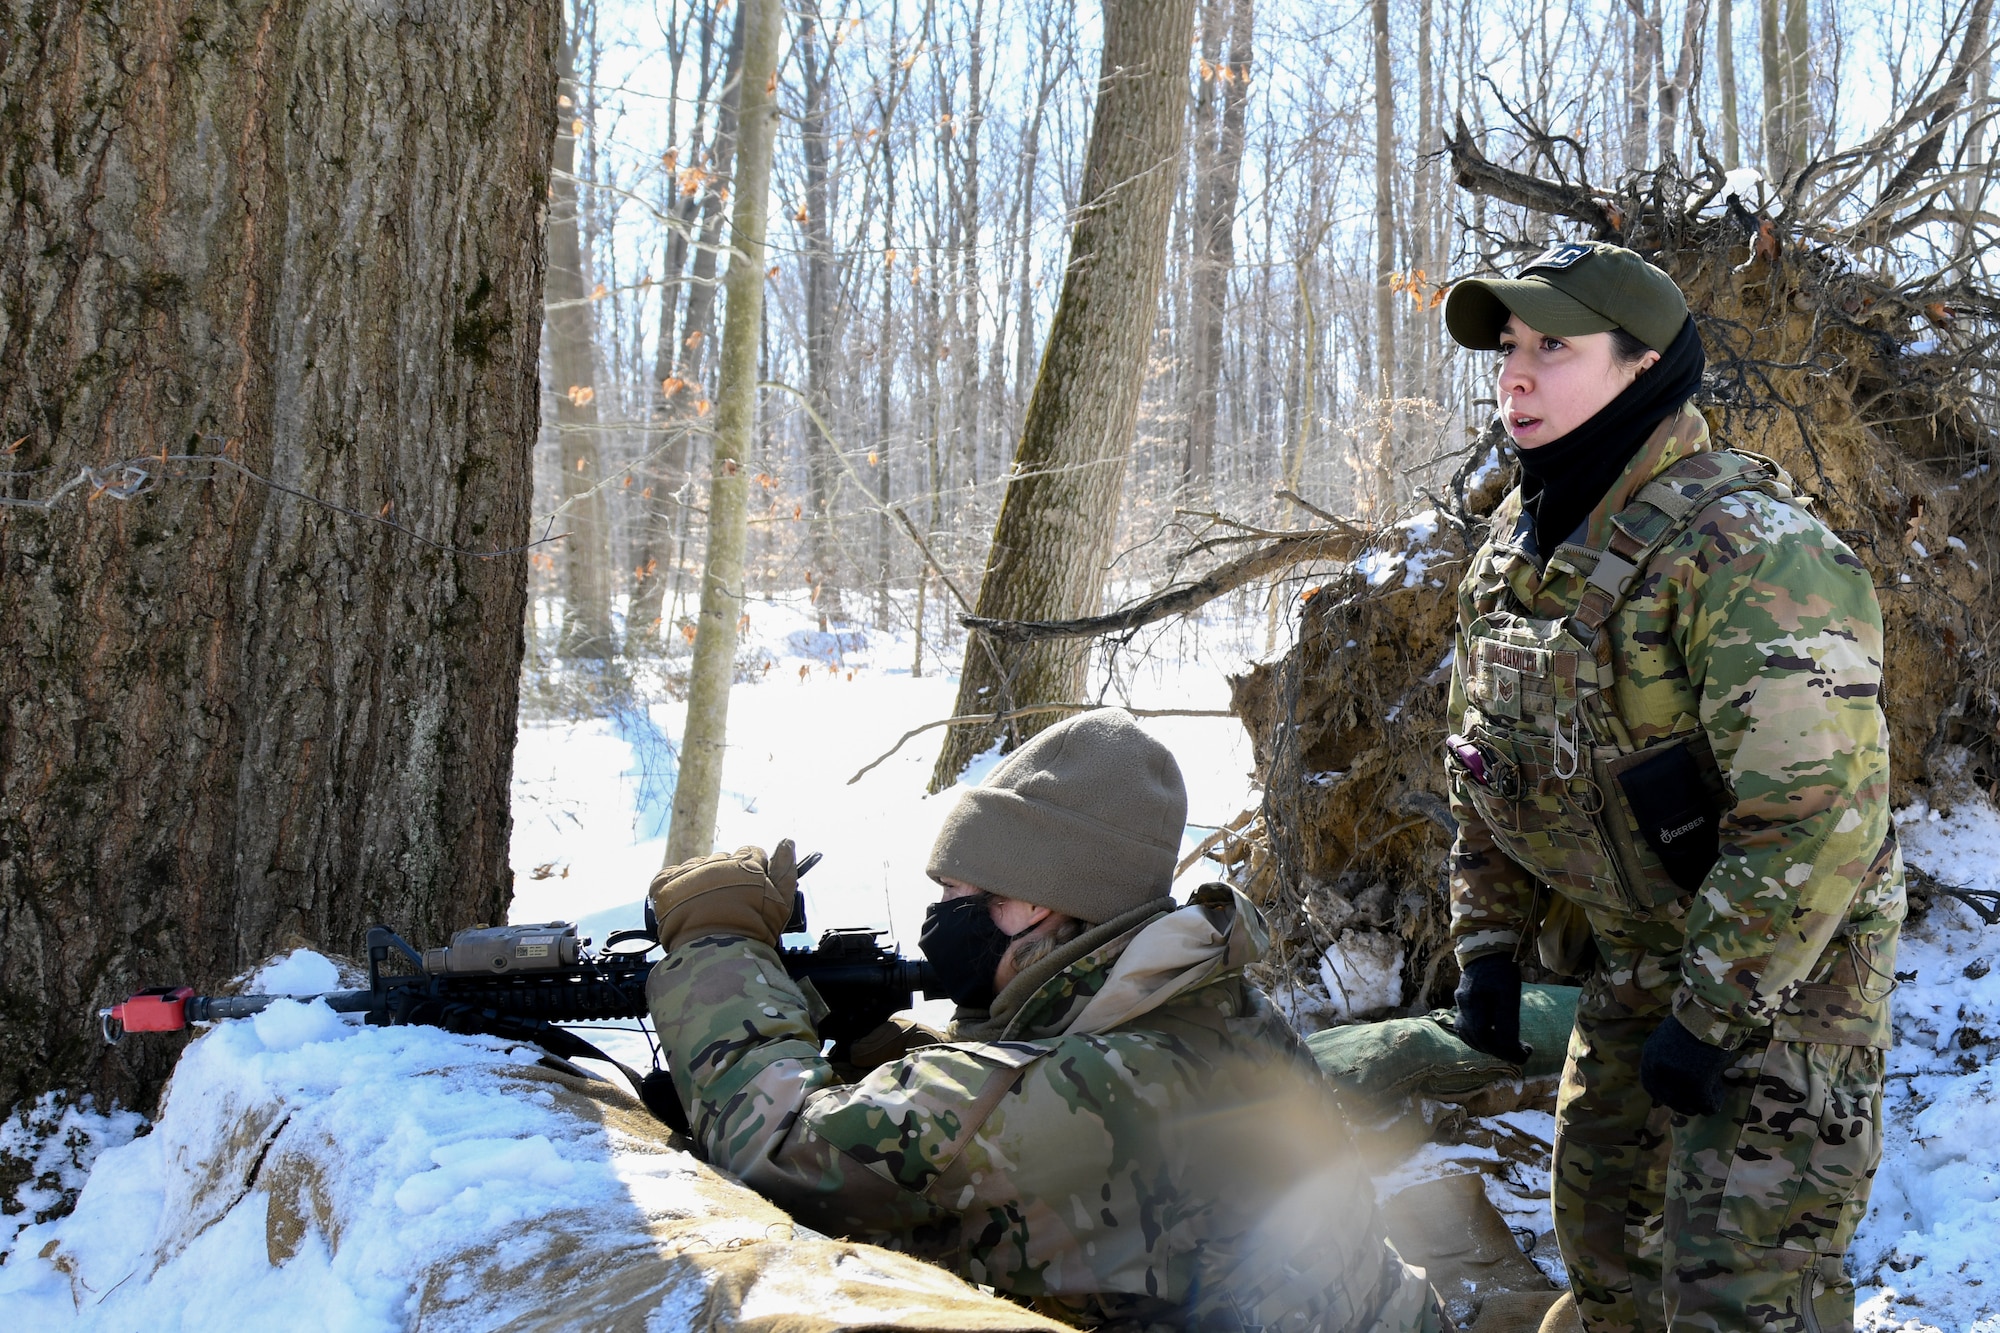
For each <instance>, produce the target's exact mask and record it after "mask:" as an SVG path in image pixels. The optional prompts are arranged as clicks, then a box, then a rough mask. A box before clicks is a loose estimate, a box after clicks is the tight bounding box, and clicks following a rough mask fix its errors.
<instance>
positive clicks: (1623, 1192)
mask: <svg viewBox="0 0 2000 1333" xmlns="http://www.w3.org/2000/svg"><path fill="white" fill-rule="evenodd" d="M1657 1022H1658V1019H1657V1017H1645V1018H1590V1017H1585V1016H1583V1015H1579V1017H1578V1020H1577V1026H1576V1029H1575V1031H1574V1032H1573V1033H1572V1034H1571V1036H1570V1044H1569V1060H1568V1063H1567V1064H1566V1066H1565V1067H1564V1070H1563V1082H1562V1091H1561V1093H1560V1094H1559V1096H1558V1098H1557V1103H1556V1141H1555V1155H1554V1157H1555V1160H1554V1171H1553V1188H1552V1191H1551V1193H1552V1195H1553V1202H1554V1206H1555V1230H1556V1241H1557V1244H1558V1246H1559V1247H1560V1249H1561V1251H1562V1257H1563V1262H1564V1263H1565V1264H1566V1265H1568V1267H1569V1278H1570V1289H1571V1291H1572V1292H1573V1293H1574V1294H1575V1296H1576V1302H1577V1308H1578V1311H1579V1312H1580V1313H1581V1315H1582V1317H1583V1326H1584V1327H1585V1328H1586V1329H1589V1330H1592V1333H1652V1330H1665V1329H1673V1330H1683V1329H1700V1330H1712V1331H1713V1333H1743V1331H1744V1330H1751V1329H1770V1330H1784V1331H1785V1333H1836V1330H1838V1331H1839V1333H1850V1331H1851V1330H1852V1329H1853V1327H1854V1283H1853V1280H1852V1279H1851V1278H1849V1277H1848V1276H1847V1273H1846V1271H1845V1267H1844V1264H1843V1262H1842V1259H1843V1256H1844V1255H1845V1253H1846V1251H1847V1245H1848V1241H1849V1240H1850V1239H1851V1238H1852V1237H1853V1235H1854V1229H1855V1227H1856V1226H1857V1225H1859V1223H1860V1221H1861V1217H1862V1214H1863V1213H1864V1212H1866V1210H1867V1207H1868V1191H1869V1187H1870V1185H1871V1184H1872V1183H1873V1181H1874V1176H1875V1167H1876V1165H1877V1163H1878V1162H1879V1161H1880V1160H1881V1155H1882V1139H1881V1129H1882V1073H1883V1053H1882V1052H1881V1051H1879V1050H1873V1049H1871V1048H1868V1047H1865V1046H1834V1045H1824V1044H1819V1043H1807V1042H1753V1043H1750V1044H1747V1045H1745V1046H1744V1047H1743V1048H1742V1049H1741V1050H1739V1051H1738V1052H1737V1053H1736V1058H1735V1060H1734V1061H1733V1062H1732V1063H1731V1064H1730V1066H1729V1068H1728V1070H1727V1071H1726V1073H1725V1075H1724V1079H1725V1092H1724V1097H1723V1104H1722V1109H1721V1111H1719V1112H1718V1113H1717V1114H1715V1115H1710V1116H1683V1115H1678V1114H1676V1113H1674V1112H1672V1111H1669V1110H1668V1109H1667V1108H1665V1107H1663V1106H1655V1105H1654V1104H1653V1102H1652V1099H1651V1098H1649V1097H1648V1096H1647V1095H1646V1094H1645V1092H1644V1090H1642V1089H1641V1088H1640V1086H1639V1051H1640V1047H1641V1046H1642V1045H1643V1043H1644V1042H1645V1040H1646V1037H1647V1035H1648V1034H1649V1033H1651V1031H1652V1030H1653V1028H1654V1026H1655V1025H1656V1024H1657Z"/></svg>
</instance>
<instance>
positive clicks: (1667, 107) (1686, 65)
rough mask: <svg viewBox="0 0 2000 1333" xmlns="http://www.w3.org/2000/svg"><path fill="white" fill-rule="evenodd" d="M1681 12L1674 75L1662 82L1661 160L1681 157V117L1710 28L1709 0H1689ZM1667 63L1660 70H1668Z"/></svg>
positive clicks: (1663, 71) (1695, 77)
mask: <svg viewBox="0 0 2000 1333" xmlns="http://www.w3.org/2000/svg"><path fill="white" fill-rule="evenodd" d="M1686 6H1687V7H1686V8H1685V9H1684V10H1683V11H1682V13H1681V40H1680V47H1679V49H1678V50H1677V51H1676V52H1675V53H1674V76H1673V78H1672V79H1671V80H1667V81H1663V82H1662V83H1661V84H1660V135H1659V141H1658V150H1659V157H1660V162H1661V163H1662V164H1663V165H1664V164H1665V163H1668V162H1673V161H1678V160H1679V159H1680V138H1681V116H1682V114H1683V112H1684V111H1685V110H1686V107H1687V103H1688V90H1689V89H1690V88H1692V87H1693V86H1694V84H1695V80H1696V79H1697V78H1698V77H1699V76H1700V72H1701V35H1702V33H1703V32H1704V31H1705V30H1706V29H1707V27H1708V3H1707V0H1686ZM1665 69H1666V67H1665V65H1664V63H1663V64H1662V65H1661V73H1662V75H1664V73H1665Z"/></svg>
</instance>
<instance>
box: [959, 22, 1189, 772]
mask: <svg viewBox="0 0 2000 1333" xmlns="http://www.w3.org/2000/svg"><path fill="white" fill-rule="evenodd" d="M1193 29H1194V0H1106V3H1105V6H1104V56H1103V64H1102V72H1101V74H1100V76H1099V79H1098V85H1097V106H1096V109H1095V110H1094V112H1093V113H1092V118H1091V129H1090V146H1089V149H1088V150H1087V152H1086V155H1085V165H1084V179H1083V198H1084V201H1085V203H1084V206H1083V207H1082V208H1081V209H1079V210H1077V212H1076V214H1075V218H1076V222H1075V225H1074V227H1073V228H1072V230H1071V232H1070V256H1069V265H1068V268H1067V269H1066V270H1065V271H1064V274H1063V290H1062V295H1061V297H1060V298H1059V299H1058V301H1057V303H1056V314H1055V321H1054V323H1053V324H1052V325H1051V327H1050V329H1049V340H1048V346H1047V348H1046V349H1045V350H1044V351H1043V353H1042V368H1041V374H1040V376H1039V378H1038V379H1037V380H1036V382H1035V393H1034V398H1033V400H1032V401H1031V402H1030V403H1029V405H1028V419H1027V422H1026V425H1025V426H1024V427H1023V429H1022V432H1021V442H1020V446H1019V448H1018V449H1017V451H1016V453H1015V456H1014V469H1013V472H1012V473H1011V475H1010V477H1009V479H1008V483H1007V490H1006V493H1005V495H1004V496H1003V497H1002V499H1001V502H1000V519H999V523H998V524H997V525H996V527H995V529H994V534H993V545H992V547H991V548H990V550H989V551H988V554H987V560H986V574H985V577H984V578H983V579H982V580H981V582H980V586H979V601H978V610H979V614H980V615H983V616H999V617H1006V618H1025V619H1048V618H1057V617H1064V616H1075V615H1080V614H1086V613H1088V612H1089V611H1091V610H1093V609H1094V608H1095V607H1096V606H1097V604H1098V602H1099V600H1100V599H1101V598H1102V597H1103V594H1104V568H1105V564H1106V562H1107V561H1108V560H1109V558H1110V552H1111V539H1112V535H1113V528H1114V525H1115V520H1116V518H1117V512H1118V499H1119V495H1120V492H1121V491H1122V490H1123V481H1124V476H1125V458H1126V455H1127V454H1128V452H1129V451H1130V449H1131V442H1132V431H1133V427H1134V426H1135V424H1136V423H1137V420H1138V412H1139V389H1140V385H1141V383H1142V379H1143V372H1144V369H1145V357H1146V350H1147V347H1148V345H1149V343H1150V342H1151V339H1152V334H1153V322H1154V321H1153V312H1154V311H1155V310H1156V309H1157V308H1158V303H1159V299H1160V275H1161V272H1162V270H1163V269H1164V267H1165V264H1166V241H1167V225H1168V222H1169V221H1170V219H1171V214H1172V210H1173V203H1174V191H1175V184H1176V182H1175V172H1174V170H1173V165H1174V164H1175V163H1176V162H1177V161H1178V160H1179V158H1180V152H1181V132H1182V129H1183V127H1184V125H1185V124H1186V106H1187V61H1188V47H1189V43H1190V41H1191V39H1192V37H1193ZM1086 662H1087V658H1086V657H1085V655H1084V653H1083V652H1080V651H1079V650H1078V649H1077V648H1076V647H1075V646H1074V645H1071V644H1066V643H1058V644H1031V645H1021V646H1015V645H1000V644H995V643H992V642H991V641H989V640H987V639H985V638H984V637H983V636H981V635H979V634H976V633H975V634H973V635H971V636H970V637H969V638H968V640H967V642H966V647H965V665H964V668H963V671H962V672H961V674H960V676H959V687H958V702H957V707H956V709H955V710H954V711H955V712H957V713H976V712H980V711H982V710H991V709H993V708H995V707H997V706H1005V705H1011V704H1022V703H1040V702H1046V701H1049V700H1060V699H1067V698H1074V697H1076V695H1077V693H1078V692H1079V691H1080V690H1081V689H1082V688H1083V676H1084V667H1085V665H1086ZM1049 720H1052V719H1050V718H1049V717H1048V716H1046V715H1044V716H1043V717H1041V718H1038V719H1022V720H1021V721H1019V722H1014V723H1010V724H1009V725H1008V726H1007V728H1006V730H1007V731H1008V732H1009V733H1010V735H1011V737H1012V739H1014V740H1016V741H1018V740H1020V739H1024V738H1025V737H1026V736H1028V735H1031V734H1033V732H1034V731H1035V730H1038V729H1039V728H1038V726H1037V725H1036V723H1037V722H1039V723H1041V724H1043V725H1046V723H1047V722H1048V721H1049ZM993 736H994V733H993V732H991V731H990V730H988V729H984V728H978V727H955V728H951V729H950V731H949V735H948V736H947V738H946V740H945V744H944V748H943V752H942V753H941V754H940V755H939V756H938V763H937V768H936V770H935V771H934V772H933V774H932V778H931V781H932V785H933V786H934V787H937V788H942V787H945V786H949V785H950V784H951V783H952V782H953V781H955V780H956V779H957V777H958V774H959V773H960V772H961V771H962V770H963V769H964V767H965V764H966V762H967V761H968V760H969V759H971V758H972V756H973V755H976V754H978V753H979V752H980V751H982V750H984V749H986V748H987V746H988V745H990V744H991V743H992V739H993Z"/></svg>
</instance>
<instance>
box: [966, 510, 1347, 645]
mask: <svg viewBox="0 0 2000 1333" xmlns="http://www.w3.org/2000/svg"><path fill="white" fill-rule="evenodd" d="M1364 537H1365V534H1364V533H1362V532H1361V531H1360V530H1359V529H1357V528H1352V527H1350V528H1347V529H1346V530H1345V531H1332V532H1329V531H1326V530H1324V529H1314V530H1309V531H1306V532H1300V533H1296V534H1291V535H1287V536H1284V537H1281V538H1279V539H1278V540H1277V541H1274V542H1272V543H1271V544H1270V545H1268V546H1264V547H1260V548H1259V549H1257V550H1255V551H1251V552H1250V553H1249V554H1247V555H1240V556H1238V557H1236V559H1234V560H1231V561H1229V562H1228V563H1227V564H1224V565H1221V566H1218V567H1217V568H1216V569H1214V570H1212V571H1210V572H1209V573H1208V574H1206V575H1204V576H1203V577H1201V578H1199V579H1196V580H1195V581H1194V582H1193V583H1188V584H1183V585H1181V586H1180V587H1177V588H1169V589H1167V590H1166V591H1165V592H1159V593H1155V594H1153V595H1152V596H1151V597H1147V598H1145V599H1143V600H1141V601H1137V602H1134V603H1132V605H1130V606H1128V607H1125V608H1124V609H1123V610H1120V611H1113V612H1112V613H1111V614H1110V615H1105V616H1084V617H1081V618H1080V619H1076V620H992V619H988V618H987V617H985V616H960V617H959V618H958V623H959V624H961V625H963V626H965V627H966V628H967V629H976V630H978V631H980V632H981V633H983V634H987V635H990V636H992V637H993V638H995V639H999V640H1002V641H1003V642H1008V643H1027V642H1030V641H1033V640H1037V639H1089V638H1096V637H1097V636H1099V635H1104V634H1119V633H1122V632H1124V631H1126V630H1134V629H1138V628H1139V627H1140V626H1142V625H1150V624H1152V623H1153V622H1154V621H1156V620H1164V619H1166V618H1167V617H1168V616H1178V615H1186V614H1187V613H1188V612H1190V611H1193V610H1195V609H1196V608H1197V607H1200V606H1204V605H1206V604H1207V603H1209V602H1212V601H1214V600H1215V599H1216V598H1218V597H1220V596H1222V595H1223V594H1224V593H1226V592H1231V591H1234V590H1235V589H1237V588H1240V587H1242V586H1243V585H1244V584H1246V583H1249V582H1251V581H1252V580H1255V579H1259V578H1262V577H1263V576H1264V575H1266V574H1269V573H1271V572H1272V571H1274V570H1279V569H1285V568H1288V567H1290V566H1292V565H1298V564H1303V563H1305V562H1306V561H1308V560H1351V559H1353V558H1354V553H1355V551H1356V550H1357V549H1358V548H1359V547H1360V545H1361V542H1362V541H1363V540H1364Z"/></svg>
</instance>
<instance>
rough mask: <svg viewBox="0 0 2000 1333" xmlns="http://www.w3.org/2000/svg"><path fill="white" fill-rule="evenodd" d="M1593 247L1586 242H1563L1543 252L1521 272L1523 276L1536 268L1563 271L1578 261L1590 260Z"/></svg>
mask: <svg viewBox="0 0 2000 1333" xmlns="http://www.w3.org/2000/svg"><path fill="white" fill-rule="evenodd" d="M1592 251H1593V247H1592V246H1591V245H1590V244H1589V243H1588V242H1586V241H1564V242H1562V243H1561V244H1559V245H1552V246H1550V247H1549V248H1548V249H1547V250H1544V251H1543V252H1542V254H1541V256H1540V257H1539V258H1537V259H1535V260H1533V261H1532V262H1530V263H1529V264H1528V265H1527V267H1525V268H1523V269H1522V270H1521V272H1522V274H1523V275H1526V274H1529V273H1533V272H1534V271H1535V270H1536V269H1538V268H1553V269H1565V268H1569V267H1570V266H1571V265H1573V264H1576V263H1577V262H1578V261H1580V260H1584V259H1588V258H1590V256H1591V254H1592Z"/></svg>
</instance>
